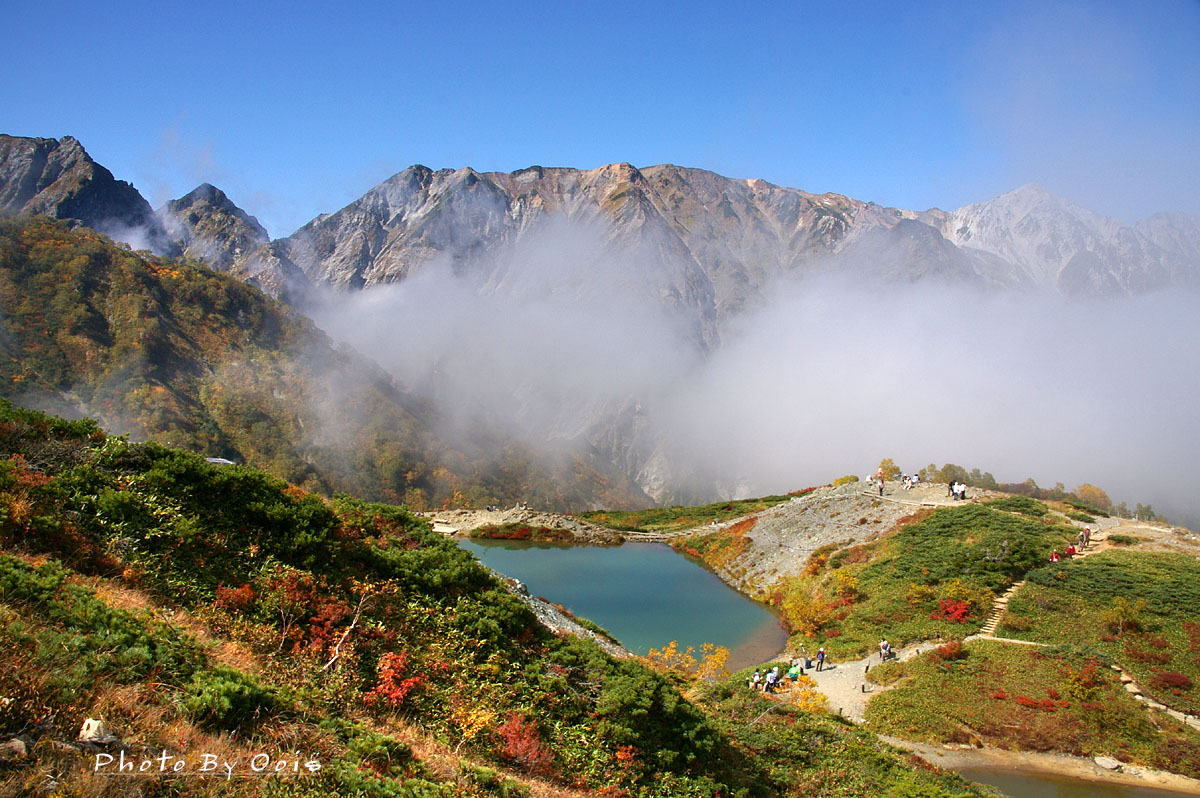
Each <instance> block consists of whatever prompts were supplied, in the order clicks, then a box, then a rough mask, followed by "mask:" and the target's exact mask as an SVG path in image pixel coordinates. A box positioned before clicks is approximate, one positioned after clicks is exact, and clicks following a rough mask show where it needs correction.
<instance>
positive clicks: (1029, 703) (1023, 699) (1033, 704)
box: [1017, 695, 1041, 709]
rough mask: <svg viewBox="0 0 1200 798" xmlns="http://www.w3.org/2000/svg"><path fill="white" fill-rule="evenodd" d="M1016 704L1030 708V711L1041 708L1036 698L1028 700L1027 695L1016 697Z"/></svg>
mask: <svg viewBox="0 0 1200 798" xmlns="http://www.w3.org/2000/svg"><path fill="white" fill-rule="evenodd" d="M1017 703H1018V704H1020V705H1021V706H1023V707H1030V708H1031V709H1037V708H1038V707H1040V706H1041V703H1040V702H1039V701H1038V700H1037V699H1036V698H1030V697H1029V696H1027V695H1019V696H1017Z"/></svg>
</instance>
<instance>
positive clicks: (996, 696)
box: [992, 690, 1008, 701]
mask: <svg viewBox="0 0 1200 798" xmlns="http://www.w3.org/2000/svg"><path fill="white" fill-rule="evenodd" d="M992 698H994V699H996V700H997V701H1003V700H1004V699H1006V698H1008V693H1006V692H1004V691H1003V690H997V691H996V692H994V693H992Z"/></svg>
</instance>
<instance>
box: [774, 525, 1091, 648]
mask: <svg viewBox="0 0 1200 798" xmlns="http://www.w3.org/2000/svg"><path fill="white" fill-rule="evenodd" d="M1000 506H1001V507H1006V506H1007V505H1000ZM1072 536H1073V531H1072V530H1071V528H1070V527H1068V526H1066V525H1063V524H1061V523H1059V522H1057V521H1054V520H1050V519H1047V518H1043V517H1041V516H1039V515H1037V509H1036V508H1030V507H1028V506H1026V505H1025V504H1024V503H1021V504H1020V507H1019V510H1018V511H1016V512H1009V511H1003V510H997V509H994V508H993V507H989V506H984V505H978V504H967V505H961V506H957V507H947V508H941V509H938V510H936V511H934V512H932V513H930V514H928V515H927V516H925V517H923V518H920V517H917V518H913V519H910V521H909V523H906V524H904V525H902V526H901V527H900V528H899V529H898V530H897V531H896V532H894V533H893V534H891V535H889V536H887V537H885V538H883V539H881V540H879V541H876V542H873V543H869V544H864V545H859V546H853V547H850V548H847V549H841V550H836V549H835V548H833V547H830V548H827V549H825V550H820V551H817V552H814V554H813V555H812V557H811V558H810V560H809V565H808V568H807V569H806V571H805V573H804V574H803V575H802V576H800V577H797V578H794V579H790V580H785V581H784V582H783V583H782V584H780V585H778V586H777V589H776V592H775V601H776V602H778V603H779V604H780V605H781V606H782V608H783V609H784V611H785V613H786V615H787V617H788V619H789V621H790V623H791V625H792V628H793V630H794V631H795V632H796V633H797V634H799V635H801V636H802V639H803V641H804V642H805V644H806V645H807V646H808V647H810V648H813V647H815V646H816V645H824V646H825V647H826V649H828V650H829V652H830V654H831V655H832V656H833V657H834V658H838V659H841V658H852V657H859V656H863V655H865V654H867V653H869V652H871V651H874V650H875V647H876V646H877V644H878V642H879V640H880V639H883V638H886V639H887V640H889V641H890V642H891V643H892V644H893V645H895V646H898V645H903V644H905V643H908V642H911V641H917V640H928V639H935V640H936V639H948V638H952V637H963V636H965V635H968V634H971V633H973V632H976V631H978V630H979V627H980V626H981V625H982V624H983V621H984V620H985V618H986V616H987V612H988V610H989V609H990V607H991V602H992V599H993V598H994V597H995V594H996V593H998V592H1001V591H1003V590H1004V589H1005V588H1007V587H1008V586H1009V585H1011V584H1012V583H1013V582H1015V581H1017V580H1019V579H1020V578H1021V577H1022V576H1024V575H1025V574H1026V572H1028V571H1030V570H1032V569H1034V568H1037V567H1039V566H1040V565H1041V564H1042V563H1043V562H1045V561H1046V559H1048V557H1049V554H1050V552H1051V550H1053V549H1054V548H1059V549H1061V548H1063V546H1064V545H1065V543H1066V542H1067V541H1068V540H1070V539H1071V538H1072ZM797 642H799V641H797Z"/></svg>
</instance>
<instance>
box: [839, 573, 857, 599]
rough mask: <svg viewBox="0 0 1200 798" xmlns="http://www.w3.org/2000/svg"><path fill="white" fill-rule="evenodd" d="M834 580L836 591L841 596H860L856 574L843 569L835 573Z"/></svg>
mask: <svg viewBox="0 0 1200 798" xmlns="http://www.w3.org/2000/svg"><path fill="white" fill-rule="evenodd" d="M835 574H836V575H835V576H834V579H833V582H834V589H835V590H837V593H838V595H839V596H857V595H858V579H856V578H855V576H854V574H852V573H850V572H849V571H847V570H845V569H844V568H843V569H839V570H838V571H836V572H835Z"/></svg>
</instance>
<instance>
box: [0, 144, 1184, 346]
mask: <svg viewBox="0 0 1200 798" xmlns="http://www.w3.org/2000/svg"><path fill="white" fill-rule="evenodd" d="M0 213H2V214H4V215H15V214H20V213H37V214H47V215H50V216H54V217H56V218H59V219H68V220H72V221H73V222H76V223H79V224H83V225H87V226H90V227H94V228H96V229H99V230H100V231H102V232H106V233H115V235H114V237H116V238H118V239H120V240H124V239H123V237H122V235H121V233H126V234H127V237H128V238H129V239H132V240H130V243H132V244H144V245H147V246H149V248H151V249H154V250H155V251H157V252H159V253H165V254H178V253H184V254H187V255H190V256H192V257H196V258H198V259H201V260H204V261H205V262H207V263H208V264H209V265H210V266H211V267H212V268H214V269H217V270H219V271H225V272H230V273H233V274H235V275H237V276H239V277H242V278H243V279H245V280H247V281H249V282H252V283H256V284H258V285H260V286H261V287H262V288H263V289H264V290H266V291H267V292H268V293H271V294H273V295H276V296H285V297H286V296H289V295H290V296H298V295H301V294H302V293H303V292H304V291H306V290H308V289H310V288H311V287H313V286H330V287H333V288H336V289H339V290H356V289H361V288H369V287H372V286H376V285H380V284H384V283H392V282H397V281H400V280H403V279H405V278H406V277H408V276H410V275H412V274H414V273H416V272H418V271H420V270H421V269H424V268H446V269H452V270H454V271H455V272H456V273H463V272H471V273H472V274H474V275H475V276H476V277H477V278H478V282H479V285H480V286H481V290H499V289H501V288H502V286H503V284H504V283H505V281H506V280H509V281H511V280H512V279H513V275H511V274H509V273H505V272H504V270H505V268H506V264H505V254H506V253H508V252H511V251H512V248H513V247H515V246H519V245H520V244H521V242H522V241H525V240H528V239H531V238H533V237H535V236H537V235H539V234H541V233H542V232H544V231H545V230H546V228H547V227H548V226H549V225H551V224H554V223H561V222H564V221H565V222H567V223H568V224H570V223H574V224H580V225H588V226H591V227H598V228H599V229H601V231H602V234H603V241H604V244H605V245H606V246H607V247H609V248H611V249H612V250H613V251H619V252H621V253H623V254H625V255H629V254H630V253H633V254H635V255H636V257H637V258H638V259H639V265H640V268H641V273H642V276H643V278H645V279H646V280H647V285H651V286H653V287H654V288H655V289H656V290H657V291H658V293H659V295H660V298H661V299H662V300H663V301H664V302H666V303H667V304H669V305H671V306H673V307H675V308H677V309H680V310H686V311H687V312H689V313H690V314H692V315H693V316H694V318H695V319H696V320H697V323H698V325H699V328H700V331H701V337H702V338H703V339H704V340H706V341H711V340H712V339H713V337H714V335H716V334H717V333H718V330H719V329H720V328H721V327H722V326H723V321H724V320H726V319H728V318H730V317H731V316H734V315H736V314H737V313H738V311H739V310H741V309H742V308H744V307H746V306H747V305H752V304H753V303H754V302H755V301H756V299H757V298H758V297H760V296H761V294H762V293H763V292H764V291H766V290H769V289H768V286H769V284H770V282H771V281H772V280H774V279H776V278H778V277H780V276H787V275H794V276H806V275H809V274H821V273H827V272H835V273H836V272H839V271H846V272H852V273H855V274H859V273H862V274H866V275H869V276H871V277H873V278H875V279H878V280H882V281H888V282H895V281H900V282H912V281H918V280H942V281H952V282H958V283H971V284H977V285H980V286H989V287H1003V288H1014V289H1019V290H1051V291H1058V292H1061V293H1063V294H1068V295H1102V296H1106V295H1119V294H1139V293H1144V292H1148V291H1153V290H1156V289H1161V288H1166V287H1170V286H1177V285H1185V286H1189V287H1196V286H1200V216H1196V215H1188V214H1173V213H1162V214H1157V215H1155V216H1152V217H1150V218H1148V219H1144V220H1142V221H1139V222H1137V223H1136V224H1133V225H1128V224H1125V223H1123V222H1121V221H1119V220H1117V219H1113V218H1109V217H1104V216H1100V215H1098V214H1095V213H1092V212H1090V211H1088V210H1086V209H1084V208H1081V207H1079V206H1077V205H1075V204H1073V203H1072V202H1070V201H1068V200H1065V199H1062V198H1060V197H1056V196H1054V195H1052V194H1050V193H1049V192H1048V191H1046V190H1045V189H1043V188H1041V187H1040V186H1037V185H1033V184H1031V185H1026V186H1022V187H1021V188H1018V189H1015V190H1014V191H1010V192H1009V193H1007V194H1004V195H1001V196H1000V197H997V198H995V199H992V200H988V201H986V202H980V203H976V204H973V205H967V206H965V207H963V208H959V209H958V210H955V211H949V212H946V211H941V210H936V209H934V210H928V211H924V212H916V211H910V210H902V209H897V208H884V207H881V206H879V205H876V204H874V203H871V202H863V201H861V200H856V199H852V198H850V197H846V196H843V195H840V194H819V195H818V194H810V193H808V192H805V191H802V190H800V189H794V188H784V187H780V186H775V185H772V184H770V183H767V182H765V181H763V180H740V179H733V178H727V177H722V176H720V175H717V174H714V173H712V172H707V171H704V170H702V169H690V168H684V167H679V166H672V165H659V166H651V167H646V168H642V169H638V168H635V167H633V166H631V165H630V164H627V163H622V164H610V165H608V166H603V167H600V168H599V169H592V170H580V169H570V168H543V167H540V166H533V167H529V168H528V169H522V170H519V171H516V172H512V173H508V174H506V173H501V172H486V173H481V172H476V171H475V170H473V169H470V168H463V169H455V170H450V169H442V170H437V171H434V170H432V169H429V168H427V167H424V166H419V165H418V166H411V167H409V168H408V169H405V170H404V171H402V172H400V173H398V174H396V175H394V176H392V177H391V178H388V179H387V180H385V181H384V182H383V183H380V184H379V185H378V186H376V187H375V188H373V189H371V190H370V191H368V192H367V193H366V194H364V195H363V196H362V197H361V198H359V199H358V200H355V201H354V202H352V203H350V204H349V205H347V206H346V207H344V208H342V209H340V210H337V211H335V212H333V213H329V214H323V215H321V216H318V217H317V218H315V219H313V220H312V221H310V222H309V223H308V224H306V225H304V226H303V227H301V228H300V229H299V230H297V231H296V232H294V233H293V234H291V235H290V236H287V237H286V238H281V239H277V240H275V241H269V240H268V237H267V234H266V231H265V230H264V229H263V228H262V226H261V225H260V224H259V223H258V221H257V220H256V219H255V218H254V217H253V216H250V215H249V214H247V213H246V212H245V211H243V210H242V209H240V208H238V207H237V206H236V205H235V204H234V203H233V202H231V201H230V200H229V198H228V197H227V196H225V194H224V193H223V192H222V191H220V190H219V189H217V188H215V187H213V186H211V185H207V184H205V185H202V186H200V187H198V188H197V189H195V190H194V191H192V192H191V193H190V194H188V195H186V196H185V197H183V198H181V199H178V200H173V201H171V202H168V203H167V204H166V205H165V206H163V207H162V208H159V209H158V210H157V211H153V210H151V208H150V206H149V204H148V203H147V202H146V201H145V200H144V199H143V198H142V197H141V195H139V194H138V193H137V191H136V190H135V189H134V188H133V187H132V186H131V185H129V184H128V183H125V182H122V181H118V180H115V179H114V178H113V177H112V174H111V173H110V172H109V171H108V170H107V169H105V168H104V167H103V166H100V165H99V164H97V163H95V162H94V161H93V160H92V159H91V158H90V157H89V156H88V154H87V153H86V151H84V149H83V147H82V145H81V144H80V143H79V142H78V141H76V140H75V139H74V138H71V137H69V136H67V137H64V138H62V139H60V140H55V139H35V138H18V137H14V136H2V135H0Z"/></svg>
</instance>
